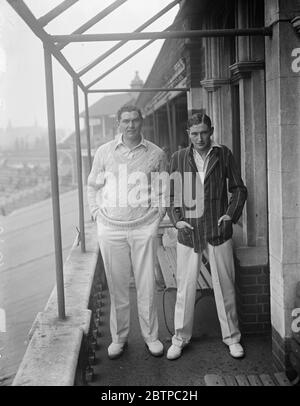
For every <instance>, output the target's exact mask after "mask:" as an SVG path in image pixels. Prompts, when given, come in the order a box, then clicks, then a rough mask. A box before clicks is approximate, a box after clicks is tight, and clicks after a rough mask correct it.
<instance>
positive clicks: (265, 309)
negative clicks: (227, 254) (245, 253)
mask: <svg viewBox="0 0 300 406" xmlns="http://www.w3.org/2000/svg"><path fill="white" fill-rule="evenodd" d="M236 294H237V296H236V299H237V309H238V315H239V322H240V328H241V332H242V334H267V333H270V332H271V321H270V281H269V267H268V265H265V266H241V264H240V262H239V261H238V259H236Z"/></svg>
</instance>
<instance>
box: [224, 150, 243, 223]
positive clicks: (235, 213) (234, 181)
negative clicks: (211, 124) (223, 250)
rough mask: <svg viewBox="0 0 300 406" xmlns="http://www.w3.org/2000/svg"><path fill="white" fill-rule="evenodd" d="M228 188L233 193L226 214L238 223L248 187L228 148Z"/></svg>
mask: <svg viewBox="0 0 300 406" xmlns="http://www.w3.org/2000/svg"><path fill="white" fill-rule="evenodd" d="M226 169H227V177H228V189H229V192H230V193H231V197H230V201H229V205H228V208H227V211H226V214H227V215H228V216H230V217H231V219H232V222H233V223H236V222H237V221H238V219H239V218H240V216H241V214H242V211H243V207H244V204H245V201H246V199H247V188H246V186H245V185H244V182H243V180H242V178H241V176H240V174H239V171H238V168H237V165H236V163H235V160H234V157H233V155H232V152H231V151H230V150H228V160H227V168H226Z"/></svg>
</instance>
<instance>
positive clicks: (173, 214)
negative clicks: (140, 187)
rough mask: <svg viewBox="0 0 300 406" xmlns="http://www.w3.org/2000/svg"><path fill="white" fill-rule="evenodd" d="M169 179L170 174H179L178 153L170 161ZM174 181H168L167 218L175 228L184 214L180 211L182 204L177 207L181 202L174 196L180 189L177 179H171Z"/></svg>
mask: <svg viewBox="0 0 300 406" xmlns="http://www.w3.org/2000/svg"><path fill="white" fill-rule="evenodd" d="M169 172H170V177H172V176H171V175H172V174H175V172H177V174H178V175H180V173H179V153H178V152H175V153H174V154H173V155H172V158H171V161H170V169H169ZM173 179H174V180H171V181H170V185H169V194H170V206H169V207H168V209H167V213H168V216H169V218H170V220H171V222H172V223H173V225H174V226H175V227H176V223H177V222H178V221H181V220H184V214H183V209H182V204H181V205H180V206H179V204H178V200H179V201H181V198H179V199H178V196H175V193H176V190H177V192H180V193H182V188H181V187H178V185H176V181H177V177H176V176H175V178H173Z"/></svg>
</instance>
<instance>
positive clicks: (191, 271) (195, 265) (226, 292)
mask: <svg viewBox="0 0 300 406" xmlns="http://www.w3.org/2000/svg"><path fill="white" fill-rule="evenodd" d="M206 254H207V257H208V260H209V263H210V269H211V276H212V284H213V290H214V296H215V301H216V307H217V313H218V318H219V321H220V325H221V332H222V338H223V342H224V343H225V344H227V345H230V344H234V343H238V342H239V341H240V338H241V333H240V330H239V326H238V317H237V311H236V303H235V288H234V275H235V271H234V261H233V252H232V240H228V241H226V242H225V243H224V244H221V245H217V246H213V245H210V244H207V249H206ZM201 260H202V254H201V255H200V254H198V253H196V252H194V249H193V248H190V247H186V246H185V245H182V244H180V243H177V278H176V279H177V297H176V304H175V316H174V326H175V334H174V336H173V338H172V343H173V344H176V345H178V346H179V347H182V346H184V345H185V344H187V343H188V342H189V341H190V339H191V336H192V331H193V321H194V306H195V297H196V287H197V279H198V276H199V270H200V264H201Z"/></svg>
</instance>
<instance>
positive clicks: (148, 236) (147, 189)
mask: <svg viewBox="0 0 300 406" xmlns="http://www.w3.org/2000/svg"><path fill="white" fill-rule="evenodd" d="M117 118H118V124H119V134H118V135H117V136H116V138H115V139H114V140H113V141H110V142H108V143H106V144H104V145H101V146H100V147H99V148H98V150H97V151H96V154H95V157H94V162H93V167H92V170H91V173H90V175H89V177H88V186H87V196H88V203H89V207H90V211H91V214H92V216H93V218H94V220H95V221H96V222H97V230H98V240H99V245H100V250H101V254H102V258H103V262H104V267H105V273H106V278H107V283H108V288H109V293H110V301H111V309H110V331H111V336H112V343H111V344H110V346H109V347H108V356H109V358H110V359H115V358H117V357H119V356H120V355H121V354H122V353H123V350H124V348H125V344H126V343H127V340H128V335H129V321H130V305H129V283H130V275H131V271H132V272H133V275H134V279H135V285H136V291H137V306H138V315H139V322H140V327H141V332H142V336H143V339H144V341H145V343H146V347H147V349H148V350H149V351H150V353H151V354H152V355H154V356H161V355H163V350H164V348H163V345H162V343H161V342H160V341H159V340H158V318H157V308H156V300H155V293H156V292H155V276H154V267H155V258H156V235H157V229H158V225H159V222H160V220H161V219H162V218H163V217H164V215H165V208H164V204H163V203H164V202H163V190H162V188H161V189H160V188H159V186H161V183H160V182H155V181H153V175H154V174H156V175H158V174H159V173H161V172H162V171H165V169H166V157H165V154H164V152H163V151H162V150H161V149H160V148H159V147H158V146H157V145H155V144H153V143H152V142H150V141H148V140H146V139H144V137H143V135H142V133H141V129H142V124H143V118H142V114H141V111H140V110H139V109H138V108H137V107H135V106H124V107H122V108H121V109H120V110H119V111H118V117H117Z"/></svg>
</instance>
